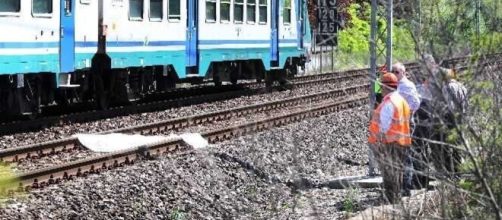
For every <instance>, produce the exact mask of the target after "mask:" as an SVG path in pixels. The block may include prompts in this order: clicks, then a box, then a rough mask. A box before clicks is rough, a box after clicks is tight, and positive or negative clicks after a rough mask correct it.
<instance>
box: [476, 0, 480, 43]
mask: <svg viewBox="0 0 502 220" xmlns="http://www.w3.org/2000/svg"><path fill="white" fill-rule="evenodd" d="M480 12H481V1H480V0H476V40H477V41H478V43H479V35H480V33H481V30H480V24H479V23H480V22H481V21H480V16H481V15H480V14H481V13H480Z"/></svg>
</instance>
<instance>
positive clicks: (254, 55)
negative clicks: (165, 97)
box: [0, 41, 303, 78]
mask: <svg viewBox="0 0 502 220" xmlns="http://www.w3.org/2000/svg"><path fill="white" fill-rule="evenodd" d="M227 42H229V41H227ZM230 42H231V41H230ZM199 53H200V62H199V72H200V74H201V75H204V74H205V73H206V70H207V68H208V67H209V64H210V63H211V62H213V61H224V60H245V59H261V60H262V61H263V63H264V65H265V68H266V69H269V68H270V66H269V64H270V54H269V53H268V48H235V49H201V50H200V51H199ZM301 53H303V51H301V50H298V49H297V48H296V46H294V47H281V49H280V63H281V64H284V63H285V62H286V58H287V57H292V56H299V55H300V54H301ZM93 55H94V54H93V53H77V54H75V67H76V69H77V70H78V69H85V68H88V67H90V62H91V59H92V57H93ZM109 55H110V57H111V58H112V67H113V68H126V67H131V66H151V65H166V64H172V65H173V66H174V68H175V69H176V71H177V72H178V74H179V76H180V77H181V78H183V77H185V76H186V74H185V61H184V58H185V51H184V50H179V51H155V52H129V53H128V52H124V53H122V52H111V53H109ZM37 72H53V73H58V72H59V57H58V54H44V55H9V56H2V55H0V74H12V73H37Z"/></svg>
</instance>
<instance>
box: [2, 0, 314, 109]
mask: <svg viewBox="0 0 502 220" xmlns="http://www.w3.org/2000/svg"><path fill="white" fill-rule="evenodd" d="M0 30H1V33H2V34H0V113H2V114H3V113H14V114H33V113H35V112H37V111H39V109H40V106H43V105H47V104H50V103H53V102H57V103H59V104H69V103H70V102H74V101H79V102H80V101H96V103H97V104H98V105H99V106H100V107H102V108H105V107H106V106H107V105H108V103H109V102H110V101H124V100H125V101H127V100H131V99H136V98H140V97H141V96H142V95H144V94H146V93H151V92H155V91H162V90H165V89H167V88H170V87H173V86H174V85H175V83H176V82H177V81H179V80H202V79H211V80H214V82H215V84H221V81H231V82H232V83H236V82H237V80H238V79H250V78H255V79H258V80H261V79H265V81H266V82H268V83H271V82H272V80H274V79H277V78H281V77H283V76H284V75H287V74H288V73H290V74H294V73H295V72H296V71H297V69H298V68H299V67H301V66H303V65H304V64H305V59H304V57H305V56H304V55H305V54H306V53H307V51H308V50H309V47H310V41H311V34H310V27H309V23H308V16H307V5H306V1H305V0H200V1H197V0H1V1H0Z"/></svg>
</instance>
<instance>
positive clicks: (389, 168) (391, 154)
mask: <svg viewBox="0 0 502 220" xmlns="http://www.w3.org/2000/svg"><path fill="white" fill-rule="evenodd" d="M406 150H407V148H405V147H402V146H399V145H397V144H377V145H375V146H373V152H374V154H375V159H376V161H377V163H378V167H379V170H380V172H381V174H382V178H383V189H384V198H385V199H386V200H387V201H389V202H391V203H396V202H399V199H400V193H401V187H402V185H403V173H404V159H405V154H406Z"/></svg>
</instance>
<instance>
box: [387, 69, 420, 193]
mask: <svg viewBox="0 0 502 220" xmlns="http://www.w3.org/2000/svg"><path fill="white" fill-rule="evenodd" d="M392 73H394V74H395V75H396V77H397V80H398V82H399V83H398V86H397V91H398V92H399V94H400V95H401V96H402V97H403V98H404V99H405V100H406V102H407V103H408V105H409V107H410V110H411V118H410V135H411V136H412V137H413V132H414V130H415V120H414V116H413V115H414V114H415V112H416V111H417V110H418V109H419V108H420V95H419V94H418V91H417V88H416V86H415V83H413V82H412V81H411V80H409V79H408V77H407V76H406V74H407V73H406V68H405V66H404V64H402V63H400V62H398V63H395V64H394V65H392ZM413 140H414V139H413ZM414 142H415V141H412V143H414ZM407 153H408V155H406V159H405V172H404V177H403V181H404V186H403V188H404V190H403V192H404V194H405V195H409V194H410V190H411V189H412V188H413V186H412V185H413V184H412V181H413V175H414V173H415V172H414V166H413V164H417V165H418V163H420V161H419V160H421V158H420V157H419V155H420V154H421V153H422V149H421V146H419V145H417V144H412V147H411V148H410V150H408V151H407ZM419 167H420V166H417V168H419Z"/></svg>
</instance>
